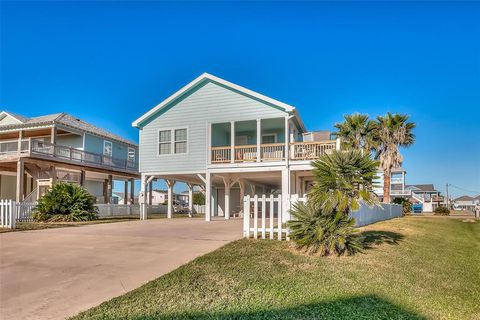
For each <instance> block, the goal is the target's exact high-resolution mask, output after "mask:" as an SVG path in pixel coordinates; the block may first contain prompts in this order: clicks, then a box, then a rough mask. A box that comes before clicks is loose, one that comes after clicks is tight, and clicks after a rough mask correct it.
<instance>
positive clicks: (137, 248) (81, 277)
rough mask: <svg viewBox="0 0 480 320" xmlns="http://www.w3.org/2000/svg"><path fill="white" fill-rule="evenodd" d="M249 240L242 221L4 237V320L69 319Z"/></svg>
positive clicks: (0, 247) (0, 295)
mask: <svg viewBox="0 0 480 320" xmlns="http://www.w3.org/2000/svg"><path fill="white" fill-rule="evenodd" d="M241 236H242V221H241V220H230V221H212V222H205V221H204V220H203V219H173V220H166V219H161V220H147V221H132V222H119V223H108V224H97V225H89V226H83V227H76V228H62V229H48V230H37V231H23V232H11V233H3V234H0V258H1V261H0V318H1V319H64V318H65V317H67V316H71V315H75V314H77V313H78V312H80V311H83V310H86V309H88V308H90V307H93V306H95V305H98V304H99V303H101V302H103V301H106V300H108V299H110V298H113V297H116V296H119V295H121V294H123V293H125V292H127V291H130V290H132V289H135V288H137V287H139V286H140V285H142V284H144V283H146V282H148V281H150V280H153V279H155V278H157V277H159V276H161V275H163V274H165V273H167V272H169V271H172V270H174V269H175V268H177V267H179V266H180V265H182V264H185V263H186V262H188V261H191V260H193V259H194V258H196V257H198V256H201V255H203V254H205V253H208V252H210V251H213V250H215V249H217V248H219V247H221V246H223V245H225V244H226V243H228V242H230V241H232V240H236V239H239V238H241Z"/></svg>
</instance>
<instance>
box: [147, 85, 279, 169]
mask: <svg viewBox="0 0 480 320" xmlns="http://www.w3.org/2000/svg"><path fill="white" fill-rule="evenodd" d="M285 115H286V114H285V112H283V111H280V110H277V109H275V108H273V107H271V106H268V105H266V104H263V103H261V102H259V101H256V100H254V99H251V98H249V97H246V96H244V95H242V94H239V93H236V92H234V91H231V90H229V89H226V88H223V87H221V86H218V85H216V84H213V83H207V84H206V85H205V86H203V87H202V88H200V89H199V90H197V91H196V92H194V93H193V94H191V95H190V96H188V97H187V98H185V99H184V100H182V101H180V102H179V103H178V104H177V105H175V106H174V107H173V108H171V109H170V110H168V111H166V112H165V113H163V114H161V115H160V116H158V117H157V118H155V119H153V120H152V121H151V122H150V123H148V124H147V125H146V126H145V127H144V128H143V129H142V130H140V171H141V172H176V171H199V172H203V171H205V170H206V164H207V124H208V123H209V122H211V123H218V122H230V121H242V120H253V119H268V118H276V117H284V116H285ZM178 127H188V154H184V155H180V154H175V155H167V156H158V145H157V143H158V137H157V135H158V130H159V129H162V128H164V129H171V128H178Z"/></svg>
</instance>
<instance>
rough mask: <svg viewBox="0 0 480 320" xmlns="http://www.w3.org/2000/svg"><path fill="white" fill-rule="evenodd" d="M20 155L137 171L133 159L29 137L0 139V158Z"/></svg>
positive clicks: (7, 158)
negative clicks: (9, 139)
mask: <svg viewBox="0 0 480 320" xmlns="http://www.w3.org/2000/svg"><path fill="white" fill-rule="evenodd" d="M21 157H30V158H39V159H43V160H52V161H57V162H66V163H70V164H77V165H82V166H87V167H96V168H100V169H107V170H119V171H126V172H137V171H138V164H137V162H136V161H135V160H125V159H117V158H114V157H111V156H108V155H103V154H98V153H93V152H87V151H83V150H79V149H76V148H72V147H68V146H63V145H59V144H53V143H50V142H46V141H44V140H39V139H32V138H29V139H21V140H18V139H17V140H11V141H0V160H3V161H6V160H12V161H13V160H16V159H18V158H21Z"/></svg>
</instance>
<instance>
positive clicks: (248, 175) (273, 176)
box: [212, 171, 282, 188]
mask: <svg viewBox="0 0 480 320" xmlns="http://www.w3.org/2000/svg"><path fill="white" fill-rule="evenodd" d="M212 175H213V181H214V183H215V185H216V186H223V185H224V183H223V180H222V176H229V177H230V178H231V179H237V178H239V179H243V180H245V181H247V182H249V183H252V184H257V185H265V186H270V187H273V188H280V187H281V185H282V176H281V172H280V171H273V172H243V173H235V174H222V173H215V174H212Z"/></svg>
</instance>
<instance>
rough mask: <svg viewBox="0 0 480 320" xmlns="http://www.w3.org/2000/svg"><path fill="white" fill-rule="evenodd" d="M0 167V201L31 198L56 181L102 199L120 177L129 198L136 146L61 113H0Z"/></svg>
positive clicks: (108, 197) (135, 170)
mask: <svg viewBox="0 0 480 320" xmlns="http://www.w3.org/2000/svg"><path fill="white" fill-rule="evenodd" d="M0 166H1V168H0V199H13V200H16V201H24V200H28V201H35V200H36V199H37V198H38V197H39V196H40V195H41V194H43V193H44V192H45V191H46V190H47V189H48V188H49V187H50V186H51V185H52V184H53V183H55V181H58V180H62V181H69V182H74V183H79V184H82V185H84V186H85V187H86V188H87V189H88V190H89V191H90V192H91V193H92V194H93V195H94V196H96V198H97V202H99V203H102V202H106V203H108V202H110V201H111V198H112V187H113V186H112V183H113V180H114V179H115V180H122V181H125V192H124V193H128V192H130V197H129V199H133V188H134V179H135V178H138V177H139V173H138V146H137V145H136V144H135V143H134V142H131V141H129V140H126V139H124V138H122V137H120V136H118V135H115V134H113V133H110V132H108V131H106V130H104V129H101V128H98V127H96V126H94V125H92V124H90V123H87V122H85V121H82V120H80V119H78V118H76V117H74V116H72V115H70V114H67V113H57V114H51V115H44V116H39V117H34V118H27V117H25V116H21V115H17V114H14V113H11V112H6V111H2V112H0ZM128 183H130V191H128ZM130 201H131V200H130Z"/></svg>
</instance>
